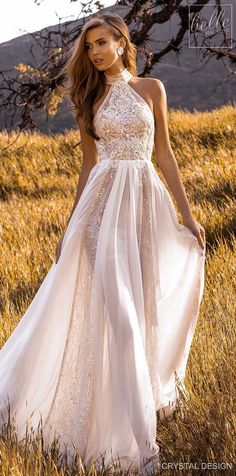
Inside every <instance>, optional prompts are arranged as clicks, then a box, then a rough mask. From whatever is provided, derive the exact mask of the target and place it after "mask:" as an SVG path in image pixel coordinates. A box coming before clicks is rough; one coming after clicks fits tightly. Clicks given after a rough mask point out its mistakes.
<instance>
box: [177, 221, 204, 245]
mask: <svg viewBox="0 0 236 476" xmlns="http://www.w3.org/2000/svg"><path fill="white" fill-rule="evenodd" d="M182 221H183V225H185V226H187V228H189V229H190V230H191V231H192V233H193V234H194V235H195V236H196V238H197V240H198V243H199V245H200V246H201V247H202V248H203V249H204V248H205V230H204V228H203V226H202V225H201V224H200V223H198V221H197V220H196V218H194V217H193V216H192V217H188V218H185V217H182Z"/></svg>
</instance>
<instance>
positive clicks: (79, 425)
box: [0, 13, 205, 474]
mask: <svg viewBox="0 0 236 476" xmlns="http://www.w3.org/2000/svg"><path fill="white" fill-rule="evenodd" d="M135 59H136V49H135V46H134V45H133V44H132V43H131V41H130V36H129V31H128V28H127V26H126V24H125V22H124V21H123V19H122V18H121V17H120V16H119V15H117V14H114V13H106V14H103V15H97V16H96V17H94V18H92V19H91V20H89V21H88V22H87V23H86V24H85V26H84V27H83V29H82V31H81V34H80V36H79V38H78V40H77V41H76V42H75V45H74V48H73V52H72V54H71V56H70V57H69V59H68V61H67V63H66V66H65V68H64V73H65V76H66V83H65V84H64V88H65V91H66V92H67V93H68V94H69V95H70V98H71V100H72V102H73V104H74V106H75V108H76V111H77V121H78V125H79V129H80V135H81V142H82V149H83V164H82V169H81V173H80V177H79V182H78V187H77V192H76V197H75V202H74V205H73V209H72V212H71V215H70V218H69V220H68V226H67V228H66V231H65V233H64V235H63V237H62V238H61V239H60V240H59V243H58V245H57V249H56V259H55V262H54V263H53V264H52V267H51V269H50V270H49V272H48V274H47V276H46V277H45V279H44V281H43V283H42V285H41V287H40V289H39V290H38V292H37V294H36V296H35V297H34V300H33V301H32V303H31V305H30V307H29V308H28V310H27V311H26V313H25V315H24V316H23V317H22V318H21V320H20V322H19V324H18V325H17V327H16V328H15V330H14V332H13V333H12V335H11V336H10V338H9V339H8V341H7V342H6V343H5V345H4V346H3V348H2V350H1V353H0V377H1V378H0V397H1V398H0V410H1V412H2V415H3V416H4V415H5V418H6V401H7V398H8V399H9V402H10V404H11V411H12V413H13V414H14V417H15V422H16V424H17V428H18V433H19V435H20V436H22V437H23V435H24V428H25V422H26V420H27V422H28V421H29V422H30V424H31V428H32V429H33V428H36V426H37V424H38V421H39V417H41V418H42V420H43V429H44V437H45V439H46V440H47V441H49V442H50V441H52V438H53V436H55V435H57V436H58V437H59V439H60V438H61V442H62V443H64V444H66V445H67V449H68V450H70V449H72V447H73V444H75V445H76V446H77V448H78V450H79V453H80V455H81V457H82V460H83V462H84V464H85V466H87V465H89V464H90V463H91V462H93V461H95V464H96V465H98V466H99V465H101V458H102V459H103V462H104V463H105V464H109V463H110V462H112V461H115V460H118V461H119V462H120V463H121V464H122V465H123V466H124V467H125V466H126V465H128V466H131V467H132V468H134V469H135V470H140V469H141V471H142V472H143V471H146V472H148V471H149V470H150V468H151V469H153V468H157V467H158V465H159V446H158V445H157V443H156V412H157V411H159V413H160V416H162V417H163V416H168V415H172V414H173V411H174V409H175V408H176V405H177V403H178V397H179V394H178V385H177V382H176V378H177V377H178V381H179V382H180V383H182V385H183V389H184V390H186V389H185V387H184V382H183V381H184V376H185V369H186V363H187V359H188V355H189V350H190V346H191V342H192V338H193V334H194V329H195V325H196V321H197V316H198V311H199V306H200V302H201V298H202V294H203V287H204V261H205V238H204V229H203V227H202V226H201V225H200V224H199V223H198V222H197V220H196V219H195V218H194V216H193V214H192V212H191V209H190V206H189V203H188V200H187V196H186V193H185V190H184V187H183V184H182V182H181V179H180V176H179V170H178V166H177V162H176V159H175V157H174V154H173V151H172V149H171V145H170V140H169V134H168V125H167V105H166V104H167V102H166V93H165V88H164V85H163V83H162V82H161V81H160V80H158V79H154V78H148V79H147V78H138V77H137V75H136V63H135ZM154 143H155V150H156V161H157V164H158V166H159V168H160V169H161V171H162V172H163V175H164V176H165V179H166V181H167V183H168V185H169V187H170V189H171V191H172V192H173V195H174V197H175V199H176V202H177V205H178V208H179V210H180V212H181V215H182V219H183V224H179V223H178V219H177V214H176V211H175V208H174V205H173V202H172V200H171V197H170V194H169V192H168V191H167V189H166V187H165V185H164V183H163V182H162V180H161V179H160V178H159V176H158V174H157V173H156V171H155V168H154V166H153V164H152V162H151V158H152V149H153V145H154ZM39 382H40V386H39ZM142 474H144V473H142Z"/></svg>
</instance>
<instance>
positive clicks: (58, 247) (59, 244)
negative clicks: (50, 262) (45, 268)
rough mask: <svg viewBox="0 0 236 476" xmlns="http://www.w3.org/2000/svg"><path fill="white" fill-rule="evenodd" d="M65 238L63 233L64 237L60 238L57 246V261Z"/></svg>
mask: <svg viewBox="0 0 236 476" xmlns="http://www.w3.org/2000/svg"><path fill="white" fill-rule="evenodd" d="M63 238H64V235H62V237H61V238H60V240H59V241H58V243H57V246H56V257H55V261H56V263H57V262H58V260H59V258H60V255H61V245H62V241H63Z"/></svg>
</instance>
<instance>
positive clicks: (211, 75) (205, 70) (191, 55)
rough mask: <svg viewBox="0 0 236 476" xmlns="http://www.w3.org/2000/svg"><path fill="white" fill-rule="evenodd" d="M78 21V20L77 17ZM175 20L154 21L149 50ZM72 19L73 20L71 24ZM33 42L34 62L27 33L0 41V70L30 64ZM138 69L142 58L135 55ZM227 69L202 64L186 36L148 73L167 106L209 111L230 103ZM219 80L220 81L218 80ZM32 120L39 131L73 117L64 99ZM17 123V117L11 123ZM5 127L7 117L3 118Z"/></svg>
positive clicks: (62, 126)
mask: <svg viewBox="0 0 236 476" xmlns="http://www.w3.org/2000/svg"><path fill="white" fill-rule="evenodd" d="M104 11H116V12H117V13H119V14H120V15H121V16H124V15H125V12H126V9H125V8H124V7H122V8H121V7H120V8H117V7H116V6H114V7H108V8H105V9H104ZM80 21H81V20H80ZM178 22H179V20H178V19H177V17H176V16H174V17H173V18H172V19H171V22H170V23H169V24H160V25H155V26H154V27H153V28H152V30H151V32H150V45H151V47H152V49H153V51H157V50H158V45H159V42H161V44H164V43H165V42H167V41H169V39H170V38H171V37H172V36H173V35H174V34H175V33H176V30H177V27H178ZM75 24H76V22H74V23H73V25H75ZM48 29H49V31H55V30H56V29H57V26H55V27H49V28H48ZM32 44H33V45H34V54H35V57H36V59H37V62H39V63H40V61H42V53H41V50H40V48H39V47H38V45H37V44H36V43H34V42H33V39H32V36H31V35H23V36H21V37H19V38H15V39H13V40H11V41H8V42H6V43H2V44H0V65H1V70H11V69H13V68H14V66H15V65H16V64H18V63H26V64H34V62H33V59H32V56H31V55H30V53H29V50H30V47H31V46H32ZM137 64H138V72H140V71H141V70H142V65H143V59H142V57H140V56H139V57H138V61H137ZM226 75H227V70H226V68H225V66H224V65H223V64H222V62H221V61H217V60H215V59H212V60H211V61H210V62H209V63H208V64H206V65H205V66H203V63H200V59H199V51H197V50H195V49H192V48H189V47H188V37H186V38H185V41H184V44H183V45H182V51H181V55H180V56H179V57H178V56H177V55H176V54H175V53H171V54H169V55H167V56H166V57H163V59H162V61H161V62H160V63H158V64H156V65H155V67H154V68H153V71H152V72H151V74H150V76H152V77H157V78H159V79H160V80H162V81H163V83H164V85H165V87H166V91H167V97H168V106H169V107H170V108H174V109H186V110H189V111H194V110H197V111H210V110H212V109H214V108H217V107H220V106H222V105H224V104H234V100H235V94H234V92H233V91H234V88H235V84H236V81H235V78H233V75H232V76H231V77H230V78H229V79H228V80H227V81H224V79H225V77H226ZM221 83H222V84H221ZM35 118H36V124H37V128H38V130H39V131H41V132H43V133H48V134H50V133H56V132H63V131H65V130H66V129H71V128H75V127H76V125H75V119H74V116H73V114H72V113H71V112H70V111H69V110H68V102H67V101H64V102H63V104H62V105H61V107H60V108H59V112H58V114H57V116H55V117H54V118H50V117H49V118H47V116H46V114H45V111H40V112H37V113H36V114H35ZM17 124H18V118H17V119H16V121H15V122H14V124H13V127H15V126H16V125H17ZM7 125H8V128H9V129H11V127H10V118H9V117H8V118H7ZM4 127H5V122H4V116H3V114H2V113H0V130H2V129H4Z"/></svg>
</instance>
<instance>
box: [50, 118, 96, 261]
mask: <svg viewBox="0 0 236 476" xmlns="http://www.w3.org/2000/svg"><path fill="white" fill-rule="evenodd" d="M78 124H79V130H80V138H81V144H82V152H83V162H82V166H81V170H80V174H79V180H78V184H77V189H76V194H75V199H74V203H73V207H72V210H71V213H70V216H69V218H68V220H67V224H66V229H67V226H68V224H69V221H70V219H71V217H72V215H73V213H74V211H75V208H76V206H77V204H78V201H79V199H80V196H81V194H82V192H83V190H84V187H85V185H86V182H87V180H88V176H89V174H90V172H91V169H92V168H93V167H94V165H95V164H96V163H97V162H98V161H99V156H98V152H97V149H96V145H95V142H94V139H93V137H92V136H90V135H89V134H88V133H87V132H86V129H85V124H84V121H83V119H82V118H81V117H79V118H78ZM66 229H65V231H64V233H63V235H62V237H61V238H60V240H59V241H58V243H57V247H56V263H57V261H58V259H59V257H60V254H61V246H62V241H63V238H64V235H65V232H66Z"/></svg>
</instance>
